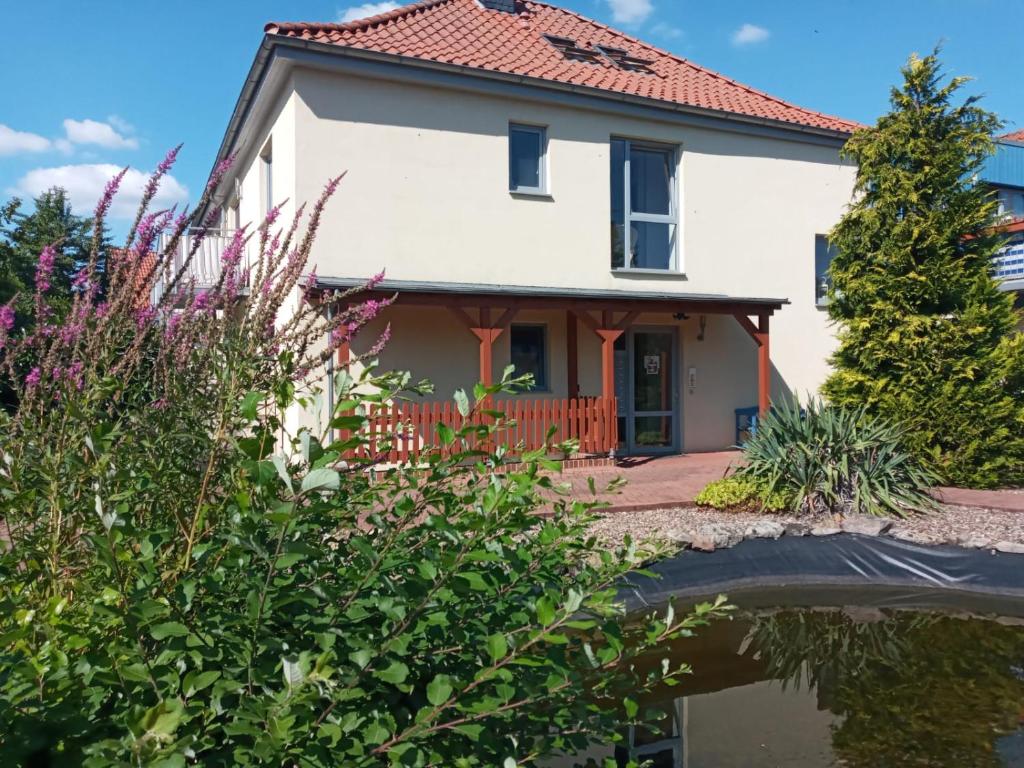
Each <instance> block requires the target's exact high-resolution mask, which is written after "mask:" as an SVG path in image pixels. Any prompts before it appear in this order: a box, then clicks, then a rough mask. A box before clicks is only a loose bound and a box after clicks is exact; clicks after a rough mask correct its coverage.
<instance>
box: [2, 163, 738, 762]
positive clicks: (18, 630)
mask: <svg viewBox="0 0 1024 768" xmlns="http://www.w3.org/2000/svg"><path fill="white" fill-rule="evenodd" d="M171 159H173V158H170V159H169V161H168V162H167V163H165V164H163V165H162V166H161V169H160V171H158V174H157V175H156V176H155V177H154V181H153V182H152V184H151V185H150V187H147V197H146V199H145V200H144V205H145V203H148V201H149V200H150V199H151V198H152V195H153V194H154V193H155V188H156V185H157V183H158V182H159V178H160V175H162V173H164V172H166V170H167V168H169V166H170V160H171ZM335 184H336V182H332V184H331V185H330V186H329V188H328V190H327V192H326V193H325V195H324V196H323V197H322V198H321V200H320V201H319V202H318V203H317V205H316V206H315V207H314V208H313V210H312V213H311V216H310V217H309V219H308V224H307V225H306V233H305V235H304V236H302V237H301V238H300V237H299V236H298V234H297V233H296V228H297V227H298V226H299V225H298V223H297V222H298V217H297V222H296V223H295V224H293V225H292V226H291V228H290V229H288V230H286V231H284V232H272V231H271V228H272V224H273V221H274V218H275V217H276V210H275V211H272V212H271V214H270V215H269V216H268V219H267V221H266V222H265V223H264V224H263V226H261V227H260V228H259V230H258V232H257V235H258V237H254V238H253V241H252V243H251V245H252V246H254V249H255V250H256V251H257V255H256V256H255V259H254V261H255V266H254V268H253V270H252V272H251V274H250V273H247V272H246V271H243V269H242V267H241V256H242V254H243V249H244V246H245V238H244V236H240V237H239V238H236V240H235V242H233V243H232V244H231V246H230V247H229V248H228V249H227V250H226V252H225V256H224V259H223V261H222V267H223V276H222V278H221V280H220V282H219V283H218V285H217V287H216V288H215V289H214V290H213V291H212V292H211V293H209V294H201V295H193V294H192V293H191V292H185V293H184V294H181V295H175V294H174V293H173V291H169V292H168V293H167V294H165V299H162V300H161V301H160V303H158V304H157V306H155V307H150V306H148V304H146V303H145V301H144V300H140V297H146V296H149V295H150V290H151V288H152V282H153V280H154V279H155V275H156V274H158V273H159V272H160V271H162V270H163V268H164V265H165V264H166V263H167V259H169V258H170V256H171V254H173V253H175V252H176V249H177V238H178V237H179V236H180V235H181V233H182V231H183V229H184V226H186V225H187V224H188V220H187V219H184V218H183V219H182V220H179V221H177V222H175V223H173V224H172V223H171V219H170V216H169V215H164V214H156V215H150V214H147V213H143V214H140V217H139V219H138V221H137V222H136V224H137V227H133V229H132V234H131V235H130V236H129V246H130V247H129V248H128V250H127V251H126V252H125V256H123V257H122V258H121V260H119V261H118V262H116V263H115V264H114V265H113V267H112V273H111V274H110V275H109V276H108V277H109V280H110V282H109V292H108V293H107V295H106V298H105V299H104V301H103V303H102V304H100V303H99V302H98V301H97V300H96V294H95V293H94V292H93V291H92V290H91V286H92V285H95V284H96V278H97V275H96V274H95V262H94V261H93V260H92V259H90V263H88V264H86V265H85V266H84V267H83V273H82V274H81V275H79V276H78V277H76V284H77V285H78V286H79V293H78V294H77V295H76V299H75V302H74V306H73V307H72V309H71V311H70V313H69V320H68V321H67V323H66V324H65V325H63V326H60V327H56V328H52V329H51V332H48V333H47V334H39V335H35V336H31V337H29V336H21V337H17V338H15V337H11V338H7V337H6V336H4V334H3V333H0V342H2V343H0V348H4V355H6V354H8V353H11V354H12V355H15V354H16V353H17V352H18V351H19V348H20V347H21V346H23V345H33V346H34V350H33V351H34V352H35V354H34V355H33V356H32V359H34V360H38V361H40V366H39V367H38V368H33V369H32V370H30V371H27V372H25V371H23V370H21V369H19V368H18V366H17V364H12V363H10V361H11V360H12V359H17V358H16V357H13V358H12V357H5V356H2V355H0V365H2V364H6V366H7V367H6V372H7V374H8V375H9V376H10V377H11V378H12V379H13V380H14V381H15V382H16V385H17V394H18V407H17V410H16V411H15V412H13V413H10V414H7V413H0V456H2V461H0V524H2V528H0V542H4V544H3V545H2V546H0V764H2V765H4V766H19V765H86V766H140V765H152V766H165V767H168V766H175V767H176V766H185V765H203V766H245V765H271V766H298V765H301V766H309V767H314V766H337V765H345V766H373V767H376V766H388V765H405V766H428V765H444V766H494V765H505V766H509V765H514V764H529V763H533V762H535V761H536V760H538V759H540V758H542V757H544V756H546V755H550V754H552V753H554V752H561V753H567V754H576V753H578V752H580V751H581V750H583V749H585V748H586V747H587V746H588V745H589V744H590V743H591V742H592V741H599V742H603V743H615V742H618V741H619V740H621V735H622V734H621V731H620V728H621V726H620V724H621V723H630V722H634V723H642V722H644V721H645V720H647V719H648V718H649V714H648V713H647V712H646V711H641V710H640V709H639V707H638V704H637V701H638V700H639V697H640V696H641V695H642V694H643V693H644V692H645V691H648V690H650V689H651V688H652V687H653V686H655V685H660V684H664V683H668V684H672V683H673V682H675V680H676V677H677V675H678V674H679V673H681V672H684V671H685V668H684V667H679V666H677V665H672V664H670V663H669V662H668V661H667V660H666V661H665V662H664V664H659V663H657V662H658V661H660V656H659V655H658V653H659V649H661V648H664V647H665V644H666V642H667V641H668V640H670V639H671V638H674V637H677V636H680V635H683V634H688V633H690V632H692V630H693V628H694V627H696V626H698V625H699V624H701V623H702V622H704V621H706V620H707V618H708V617H710V616H712V615H716V614H717V613H719V612H720V602H719V603H716V604H711V605H704V606H700V607H698V608H697V609H695V610H694V611H693V612H688V613H685V614H682V613H681V614H676V613H675V612H674V611H673V609H672V607H668V608H667V609H665V610H661V611H659V612H657V613H655V612H649V613H647V614H645V615H643V616H634V617H630V618H629V620H628V621H627V619H626V617H625V616H624V615H623V609H622V605H621V604H620V602H619V600H618V589H617V586H618V585H619V584H620V583H621V581H622V580H623V579H624V578H625V577H626V575H627V574H628V573H629V572H630V571H632V570H634V569H637V568H638V567H639V566H640V565H641V564H642V563H643V562H645V561H647V560H648V559H650V558H651V557H656V556H658V554H659V552H660V550H658V549H644V548H641V547H638V546H637V545H636V544H634V543H627V544H626V546H625V547H623V548H621V549H616V550H609V549H607V548H606V547H605V546H603V545H600V546H599V545H598V544H597V543H596V542H595V541H594V540H593V539H592V538H590V537H588V535H587V534H586V530H587V527H588V524H589V522H590V521H591V519H592V516H591V509H592V507H593V504H590V503H584V502H580V501H573V500H569V499H566V498H565V497H564V496H559V495H555V494H553V491H555V490H557V489H556V488H555V487H554V483H553V480H552V478H551V476H550V474H549V473H548V472H544V471H542V470H551V469H557V465H555V464H553V463H552V462H550V461H549V460H547V459H546V458H545V455H546V454H545V451H544V450H539V451H536V452H534V453H527V454H526V455H525V456H523V457H522V462H521V464H520V465H519V468H517V469H515V470H514V471H504V470H503V471H497V470H498V467H499V465H500V464H501V463H502V462H503V458H504V449H503V448H501V447H497V448H493V449H491V450H486V451H485V450H481V449H480V448H479V446H491V445H492V444H493V443H494V442H495V441H494V440H493V439H491V438H490V436H491V435H493V434H494V433H495V431H496V429H498V428H499V427H500V424H499V423H498V422H497V421H496V420H497V418H498V415H496V414H494V413H491V412H487V411H486V410H484V409H485V407H486V405H485V404H486V403H487V402H489V401H490V398H491V397H492V396H493V395H494V394H495V393H496V392H498V391H505V390H509V389H510V388H513V387H514V386H516V384H517V382H515V381H512V380H509V378H508V376H509V375H510V374H508V373H507V372H506V376H505V377H503V380H502V381H501V382H500V383H499V384H497V385H496V386H494V387H490V388H484V387H477V388H476V390H475V392H474V393H473V397H472V400H471V398H470V397H469V396H467V395H465V394H464V393H457V396H456V402H457V405H458V409H459V411H460V412H462V413H463V414H464V415H465V416H466V417H467V420H466V424H468V426H466V427H464V428H461V429H453V428H445V429H441V430H439V432H438V439H439V440H440V441H441V442H442V443H443V446H444V449H443V450H435V451H431V452H428V454H427V455H426V456H425V457H424V459H423V463H422V465H421V466H418V467H389V466H386V465H381V464H380V463H378V462H377V461H375V460H374V459H371V458H368V459H365V460H344V459H343V456H344V455H346V453H347V452H351V449H353V448H355V447H358V446H364V447H365V448H366V449H367V450H372V449H374V446H375V445H376V443H375V444H374V445H369V443H368V442H367V441H366V439H365V438H364V437H362V435H363V434H364V430H363V427H364V426H365V424H366V419H365V416H364V414H365V413H366V412H367V409H368V408H369V407H370V406H371V405H374V404H379V403H381V402H385V401H393V400H395V399H399V398H401V397H403V396H406V395H409V394H412V393H415V392H418V391H422V390H423V389H424V387H422V386H419V385H417V386H411V385H410V384H409V381H408V376H404V375H397V374H388V375H382V376H375V375H372V372H368V373H365V374H361V375H360V376H359V377H353V376H352V375H350V373H349V371H348V369H344V370H340V371H338V372H336V373H335V374H334V381H333V385H334V391H335V393H336V394H337V399H338V404H337V410H336V411H335V412H334V413H331V414H327V419H326V420H325V424H324V428H323V429H322V430H320V429H318V430H315V431H314V430H310V429H301V430H299V431H298V432H297V433H290V432H288V431H287V429H286V428H287V425H288V423H289V421H290V420H288V419H285V413H286V412H287V411H288V410H289V409H291V408H292V407H293V406H294V405H296V404H300V405H303V406H305V407H306V409H307V410H308V411H315V410H316V407H317V404H318V403H321V402H322V401H321V398H320V394H319V389H320V382H321V381H322V378H323V376H324V369H323V366H322V363H323V362H324V361H325V360H327V359H330V358H331V357H332V354H333V351H334V348H335V347H336V346H337V345H338V344H341V343H347V342H348V341H349V339H350V338H351V337H352V335H353V333H355V332H357V331H358V330H359V328H360V327H362V326H363V325H364V324H365V322H366V321H367V320H368V319H369V318H372V317H373V316H374V315H375V314H376V313H377V312H378V311H379V309H380V306H381V304H380V303H379V302H370V301H366V302H361V303H360V302H359V301H358V299H357V297H355V296H354V295H353V294H344V295H330V294H328V295H326V296H319V297H316V298H318V299H319V301H304V302H301V303H294V302H291V301H290V297H292V296H294V295H295V294H296V293H297V292H299V293H301V292H302V291H303V290H304V289H305V286H306V283H305V279H304V278H303V272H304V270H305V264H306V260H307V259H308V255H309V251H310V247H311V244H312V241H313V235H314V233H315V231H316V224H317V222H318V221H319V219H320V215H321V211H322V209H323V207H324V204H325V202H326V200H327V198H328V197H329V194H330V192H331V191H333V188H334V186H335ZM110 195H112V192H111V193H110ZM110 195H108V196H107V197H106V198H105V201H104V202H103V203H101V205H100V210H99V211H98V215H97V224H96V226H97V232H99V231H101V230H100V227H101V226H102V218H103V216H102V214H103V212H104V210H105V206H109V202H110V200H109V198H110ZM202 207H203V206H202V205H201V206H200V209H201V208H202ZM303 221H305V220H303ZM166 227H170V228H171V230H172V231H171V237H170V242H169V243H168V245H167V248H166V250H165V251H161V252H160V253H159V254H157V266H156V268H155V269H152V268H150V267H147V266H145V265H146V263H147V261H144V260H143V259H142V258H141V256H142V254H145V253H148V252H149V251H150V249H151V247H152V245H153V243H154V242H156V239H157V237H156V236H157V234H158V233H159V232H160V231H161V230H162V229H164V228H166ZM257 241H258V242H257ZM132 259H135V261H132ZM51 266H52V258H51V257H50V256H47V257H45V258H42V259H40V266H39V268H38V270H37V273H38V274H42V275H43V278H44V279H43V280H39V279H38V277H37V286H38V285H40V284H45V282H46V280H45V277H46V270H48V269H50V268H51ZM246 277H249V278H250V290H249V291H248V295H249V297H250V298H249V300H248V301H246V302H243V303H239V302H238V300H237V299H238V293H239V286H240V285H241V284H242V283H243V281H244V279H245V278H246ZM173 279H174V280H175V281H178V282H179V284H180V279H179V278H178V277H175V278H173ZM43 290H44V289H39V288H38V287H37V293H41V292H42V291H43ZM334 302H336V304H335V310H336V311H334V312H326V311H325V308H326V307H328V306H330V305H331V304H332V303H334ZM33 303H34V304H35V305H36V306H41V305H42V303H43V302H42V301H37V302H33ZM289 307H290V308H292V309H290V310H289V309H287V308H289ZM295 307H297V309H295ZM346 307H347V308H346ZM289 312H295V313H297V314H289ZM41 321H43V322H45V318H42V319H41ZM71 323H73V324H74V325H70V324H71ZM6 330H10V328H9V327H6V328H3V327H0V331H6ZM325 340H327V343H326V344H325V343H324V342H325ZM378 347H379V343H375V344H373V345H372V347H371V348H370V351H369V352H368V353H365V354H364V356H362V357H360V358H358V359H361V361H362V362H363V363H366V364H367V365H368V366H369V365H370V364H371V360H370V359H369V357H368V355H372V354H373V353H374V350H375V349H376V348H378ZM371 370H372V369H371ZM360 393H362V394H360ZM326 422H329V425H328V424H327V423H326ZM328 426H329V427H330V428H331V430H328V429H327V427H328ZM332 432H333V434H334V435H335V436H334V437H332ZM381 439H387V438H386V436H381ZM563 447H568V446H563ZM552 498H554V502H552ZM540 509H545V510H549V511H551V512H553V514H551V515H545V516H542V515H539V514H537V512H538V511H539V510H540ZM641 657H642V661H643V663H635V662H638V661H639V660H641ZM652 661H653V662H654V663H651V662H652Z"/></svg>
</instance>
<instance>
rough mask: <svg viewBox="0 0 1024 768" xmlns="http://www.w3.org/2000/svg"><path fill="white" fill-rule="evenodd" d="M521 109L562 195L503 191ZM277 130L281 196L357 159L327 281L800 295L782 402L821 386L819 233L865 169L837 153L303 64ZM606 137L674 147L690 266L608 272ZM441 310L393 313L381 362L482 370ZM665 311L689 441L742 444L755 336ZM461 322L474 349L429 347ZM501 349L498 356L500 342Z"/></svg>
mask: <svg viewBox="0 0 1024 768" xmlns="http://www.w3.org/2000/svg"><path fill="white" fill-rule="evenodd" d="M509 122H526V123H534V124H540V125H545V126H547V133H548V174H549V180H550V192H551V197H550V199H535V198H524V197H517V196H513V195H511V194H509V192H508V149H507V141H508V139H507V129H508V124H509ZM271 134H272V136H273V146H274V174H275V190H281V192H282V194H284V193H285V192H287V194H288V195H289V196H290V197H291V199H292V200H293V201H312V200H315V199H316V197H317V196H318V195H319V193H320V190H321V189H322V186H323V184H324V182H325V181H326V180H327V178H328V177H329V176H331V175H334V174H336V173H339V172H341V171H343V170H344V171H347V177H346V179H345V180H344V182H343V183H342V185H341V187H340V189H339V191H338V193H337V195H336V197H335V199H334V200H333V201H332V202H331V204H330V207H329V209H328V211H327V215H326V216H325V218H324V221H323V224H322V226H321V230H320V233H319V236H318V239H317V244H316V246H315V250H314V261H315V263H316V268H317V272H318V274H319V275H321V276H337V277H361V276H368V275H370V274H373V273H375V272H377V271H378V270H380V269H385V270H386V272H387V276H388V277H389V278H391V279H395V280H422V281H441V282H463V283H490V284H511V285H523V286H556V287H566V288H590V289H616V290H627V291H628V290H639V291H643V290H654V291H678V292H680V293H700V294H724V295H728V296H733V297H742V296H754V297H773V298H783V299H788V300H789V301H790V302H791V304H790V305H788V306H785V307H783V309H782V310H781V311H780V312H779V313H777V314H776V315H775V316H774V317H773V318H772V325H771V353H772V363H773V375H772V383H773V392H772V394H773V397H775V398H778V397H780V396H783V395H786V394H790V393H798V394H803V393H806V392H813V391H815V390H816V389H817V388H818V387H819V385H820V384H821V382H822V381H823V379H824V377H825V375H826V373H827V363H826V360H827V357H828V354H829V353H830V351H831V350H832V348H833V345H834V342H833V335H832V332H831V330H830V329H829V327H828V325H827V316H826V314H825V313H824V312H823V311H822V310H820V309H818V308H817V307H816V306H815V304H814V236H815V235H816V234H822V233H825V232H827V231H828V230H829V229H830V228H831V227H832V226H833V225H834V224H835V223H836V221H837V220H838V219H839V217H840V216H841V214H842V212H843V210H844V206H845V205H846V204H847V202H848V201H849V197H850V190H851V189H852V184H853V176H854V169H853V168H852V167H851V166H849V165H848V164H845V163H844V162H842V161H841V160H840V159H839V156H838V150H837V149H835V148H830V147H823V146H818V145H814V144H810V143H797V142H792V141H784V140H779V139H773V138H768V137H761V136H751V135H743V134H739V133H732V132H725V131H717V130H709V129H703V128H694V127H687V126H681V125H679V124H675V123H669V122H658V121H653V120H637V119H633V118H629V117H624V116H622V115H617V114H611V113H605V112H597V111H587V110H583V109H580V108H577V107H573V108H570V107H567V106H553V105H551V104H544V103H540V102H530V101H525V100H524V101H517V100H510V99H503V98H497V97H494V96H486V95H481V94H476V93H467V92H455V91H445V90H440V89H437V88H433V87H427V86H422V85H414V84H408V83H397V82H391V81H385V80H377V79H369V78H355V77H352V76H348V75H342V74H339V73H334V72H326V71H319V70H311V69H303V68H296V69H294V70H293V72H292V74H291V76H290V81H289V83H288V85H287V86H286V90H285V93H284V95H283V96H282V97H281V99H280V101H279V106H278V110H277V114H276V116H275V117H274V118H273V119H272V120H270V121H268V132H267V133H266V134H264V138H262V139H261V140H260V142H259V145H260V146H262V145H263V143H264V142H265V136H266V135H271ZM611 136H626V137H631V138H636V139H646V140H651V141H658V142H665V143H668V144H672V145H675V146H678V147H679V148H680V150H681V151H680V153H679V158H680V159H679V167H678V169H677V180H678V184H679V196H680V197H679V199H680V207H681V211H680V223H681V249H680V262H681V267H682V274H673V275H665V276H650V275H624V274H617V273H613V272H612V270H611V269H610V255H609V234H608V233H609V222H610V178H609V177H610V174H609V138H610V137H611ZM289 145H290V146H289ZM257 157H258V148H257V150H256V152H254V153H253V154H252V158H251V163H252V164H251V168H250V169H249V170H248V171H247V173H246V175H245V180H244V181H243V182H242V184H243V187H242V188H243V208H242V218H243V220H245V219H246V216H249V217H254V216H255V215H256V213H258V211H255V210H253V208H252V201H254V200H258V199H259V195H258V188H257V192H256V193H253V192H251V191H250V189H251V188H252V186H253V184H258V183H259V182H258V173H257V172H256V170H257V169H258V163H257V162H255V160H256V158H257ZM275 197H276V194H275ZM407 311H408V310H403V312H407ZM556 315H557V313H556ZM430 317H433V318H436V322H437V325H433V321H431V325H430V327H429V328H426V327H424V325H423V323H422V322H417V321H408V320H403V319H402V318H400V317H399V316H398V315H397V314H396V315H395V317H394V320H395V323H394V331H395V333H394V337H393V341H392V342H391V345H390V348H389V350H388V352H386V353H385V365H391V364H394V365H397V366H399V367H403V368H411V369H412V370H413V372H414V374H416V375H418V376H419V375H423V376H429V377H430V378H433V379H435V380H436V381H437V385H438V390H439V392H444V393H446V394H447V393H448V392H450V390H451V389H452V388H453V385H454V384H456V382H457V384H458V386H466V385H467V384H471V382H467V381H463V378H464V377H465V376H467V375H468V376H470V377H471V378H473V377H475V373H476V358H475V354H476V348H475V345H474V344H473V341H472V339H471V338H469V337H468V334H467V332H466V330H465V329H464V328H462V327H460V326H459V325H458V323H457V321H456V320H455V319H454V318H452V317H451V316H450V315H448V314H447V313H445V312H443V311H442V312H431V313H430ZM550 322H551V325H550V329H551V330H550V338H551V347H552V355H551V362H552V380H553V382H555V385H554V386H555V387H564V376H565V373H564V360H563V359H562V357H561V354H560V353H561V351H562V350H564V317H562V316H560V315H558V316H556V317H553V318H551V319H550ZM652 322H658V323H662V324H665V323H667V324H674V325H679V326H681V328H682V330H681V332H680V334H679V336H680V350H679V355H678V366H679V374H678V381H679V382H680V397H681V398H682V405H683V410H684V415H683V424H684V428H683V439H682V443H683V446H684V448H685V449H687V450H707V449H713V448H721V447H724V446H726V445H729V444H730V443H731V442H732V440H733V425H732V410H733V409H734V408H736V407H741V406H747V405H752V404H754V403H755V402H756V353H755V348H754V345H753V343H752V342H751V340H750V339H749V337H747V336H746V334H745V333H744V332H743V331H742V329H741V328H740V327H739V326H738V324H737V323H736V321H735V320H734V319H733V318H731V317H728V316H714V315H709V316H708V318H707V331H706V335H705V340H704V341H697V340H696V333H697V317H696V316H692V317H691V318H690V320H688V321H684V322H683V323H679V322H677V321H674V320H672V319H671V317H670V316H668V315H662V316H659V317H657V318H654V319H653V320H652ZM449 326H450V327H449ZM462 336H467V338H466V339H464V341H465V347H466V354H467V355H468V356H469V357H467V359H466V360H462V357H461V355H462V352H461V351H460V352H459V353H457V354H455V353H453V352H452V351H451V350H453V349H461V347H451V346H446V347H444V349H445V351H446V354H445V356H444V358H443V362H440V361H439V360H438V358H437V356H436V354H435V353H434V351H433V349H431V348H430V346H424V345H433V344H435V343H438V342H440V343H444V342H443V341H441V340H444V339H449V338H451V339H452V340H454V339H461V338H462ZM579 338H580V355H581V365H580V383H581V389H582V391H583V393H584V394H597V392H598V390H599V388H600V378H599V377H600V370H599V368H595V367H594V366H590V365H587V364H584V362H583V361H584V359H587V360H589V359H591V357H592V356H593V359H594V360H596V359H597V358H596V355H597V350H598V344H597V340H596V338H593V334H591V333H590V332H589V331H587V330H586V329H585V328H584V327H582V326H581V328H580V334H579ZM496 353H497V355H496V360H495V367H496V370H500V368H501V366H502V365H503V364H504V360H505V359H507V337H506V338H505V339H504V340H503V341H502V342H499V345H498V349H497V350H496ZM392 357H393V358H394V360H392V359H391V358H392ZM690 366H694V367H696V368H697V369H698V384H697V387H696V388H695V389H694V391H693V392H692V393H691V392H690V391H689V390H688V389H687V388H686V387H685V386H683V385H684V382H685V373H686V370H687V368H688V367H690ZM559 369H560V370H559ZM554 394H556V395H560V394H561V392H555V393H554Z"/></svg>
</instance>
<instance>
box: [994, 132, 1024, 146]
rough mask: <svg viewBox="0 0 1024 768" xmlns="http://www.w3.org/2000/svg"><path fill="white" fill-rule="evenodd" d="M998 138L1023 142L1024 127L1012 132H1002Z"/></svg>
mask: <svg viewBox="0 0 1024 768" xmlns="http://www.w3.org/2000/svg"><path fill="white" fill-rule="evenodd" d="M999 138H1000V139H1001V140H1004V141H1019V142H1021V143H1022V144H1024V129H1022V130H1019V131H1014V132H1013V133H1004V134H1003V135H1002V136H1000V137H999Z"/></svg>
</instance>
